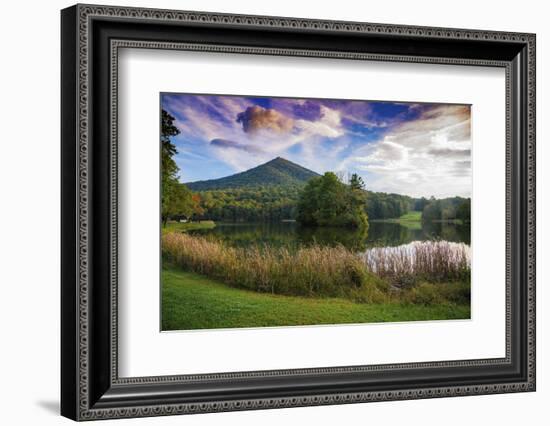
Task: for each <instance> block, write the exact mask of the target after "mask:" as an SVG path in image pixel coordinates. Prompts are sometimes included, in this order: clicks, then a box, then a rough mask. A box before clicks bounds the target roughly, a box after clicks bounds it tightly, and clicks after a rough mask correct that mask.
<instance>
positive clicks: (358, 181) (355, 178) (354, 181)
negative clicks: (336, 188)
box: [349, 173, 365, 191]
mask: <svg viewBox="0 0 550 426" xmlns="http://www.w3.org/2000/svg"><path fill="white" fill-rule="evenodd" d="M349 186H350V187H351V189H352V190H354V191H357V190H364V189H365V182H364V181H363V178H362V177H361V176H359V175H358V174H357V173H353V174H352V175H351V178H350V180H349Z"/></svg>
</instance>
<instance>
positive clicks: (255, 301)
mask: <svg viewBox="0 0 550 426" xmlns="http://www.w3.org/2000/svg"><path fill="white" fill-rule="evenodd" d="M468 318H470V306H469V305H437V306H421V305H402V304H399V303H395V304H372V305H370V304H360V303H354V302H350V301H347V300H344V299H335V298H332V299H328V298H327V299H314V298H306V297H294V296H280V295H272V294H265V293H255V292H251V291H247V290H239V289H235V288H231V287H228V286H226V285H224V284H222V283H219V282H216V281H214V280H211V279H209V278H206V277H203V276H201V275H198V274H195V273H190V272H184V271H182V270H180V269H177V268H173V267H166V268H163V270H162V330H191V329H205V328H206V329H208V328H237V327H268V326H290V325H311V324H345V323H348V324H349V323H367V322H388V321H412V320H443V319H468Z"/></svg>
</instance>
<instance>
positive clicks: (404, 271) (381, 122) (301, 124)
mask: <svg viewBox="0 0 550 426" xmlns="http://www.w3.org/2000/svg"><path fill="white" fill-rule="evenodd" d="M160 98H161V99H160V151H161V154H160V156H161V208H160V211H161V218H160V224H161V225H160V226H161V233H160V234H161V253H162V254H161V255H162V259H161V262H162V271H161V287H162V288H161V304H162V306H161V330H162V331H170V330H194V329H220V328H222V329H227V328H241V327H245V328H252V327H282V326H297V325H301V326H305V325H321V324H354V323H356V324H359V323H377V322H403V321H425V320H457V319H462V320H464V319H469V318H470V315H471V311H470V286H471V241H470V226H471V223H470V222H471V221H470V209H471V189H472V172H471V155H472V154H471V152H472V141H471V107H470V105H456V104H434V103H420V102H393V101H392V102H387V101H368V100H365V101H363V100H343V99H311V98H308V99H300V98H284V97H267V96H236V95H211V94H185V93H161V96H160Z"/></svg>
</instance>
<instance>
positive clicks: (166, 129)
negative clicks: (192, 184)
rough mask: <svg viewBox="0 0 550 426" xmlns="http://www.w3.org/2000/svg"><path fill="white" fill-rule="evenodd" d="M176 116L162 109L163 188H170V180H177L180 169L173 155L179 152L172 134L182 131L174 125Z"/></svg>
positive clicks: (175, 134)
mask: <svg viewBox="0 0 550 426" xmlns="http://www.w3.org/2000/svg"><path fill="white" fill-rule="evenodd" d="M174 120H175V118H174V117H173V116H171V115H170V114H169V113H168V112H166V111H165V110H164V109H163V110H162V126H161V133H160V143H161V180H162V182H161V184H162V188H163V190H164V188H168V186H169V185H167V184H168V181H169V180H177V173H178V171H179V169H178V166H177V164H176V162H175V161H174V159H173V157H174V155H176V154H177V153H178V151H177V149H176V146H175V145H174V144H173V143H172V142H171V140H170V138H171V137H172V136H177V135H178V134H179V133H180V131H179V130H178V128H177V127H176V126H174ZM164 195H165V194H164V192H163V196H164Z"/></svg>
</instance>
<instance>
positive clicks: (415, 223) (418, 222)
mask: <svg viewBox="0 0 550 426" xmlns="http://www.w3.org/2000/svg"><path fill="white" fill-rule="evenodd" d="M372 222H387V223H399V224H400V225H403V226H405V227H407V228H410V229H422V212H417V211H410V212H407V213H405V214H404V215H403V216H400V217H398V218H395V219H373V220H372Z"/></svg>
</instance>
